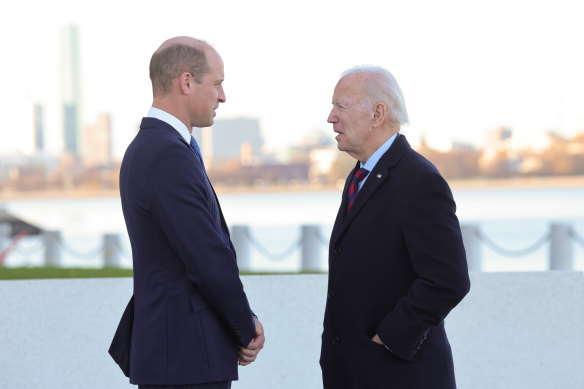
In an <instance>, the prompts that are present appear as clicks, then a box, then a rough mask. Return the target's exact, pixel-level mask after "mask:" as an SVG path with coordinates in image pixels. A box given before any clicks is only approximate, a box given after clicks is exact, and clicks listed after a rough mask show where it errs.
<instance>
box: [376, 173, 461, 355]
mask: <svg viewBox="0 0 584 389" xmlns="http://www.w3.org/2000/svg"><path fill="white" fill-rule="evenodd" d="M455 211H456V206H455V203H454V199H453V197H452V193H451V191H450V188H449V187H448V184H447V183H446V181H444V179H443V178H442V177H441V176H440V174H439V173H438V172H428V173H425V174H423V175H421V177H420V178H419V179H418V180H417V181H416V182H415V183H414V184H413V185H412V189H411V191H410V193H409V194H408V201H407V203H406V206H405V209H404V222H403V228H402V236H403V241H404V244H405V247H406V251H407V253H408V255H409V259H410V262H411V264H412V267H413V269H414V272H415V274H416V278H415V280H414V282H413V283H412V285H411V287H410V289H409V291H408V293H407V295H406V296H404V297H402V298H401V299H400V300H398V302H397V304H396V305H395V308H394V309H393V310H392V311H391V312H390V313H388V314H387V315H386V316H385V317H384V318H383V320H382V321H381V323H380V324H379V326H378V328H377V331H378V334H379V337H380V338H381V340H382V342H383V343H384V344H385V345H387V346H388V347H389V348H390V350H391V351H392V352H393V353H394V354H395V355H396V356H398V357H400V358H402V359H405V360H412V359H413V358H414V356H415V355H416V352H417V350H418V349H419V348H420V347H421V346H422V344H423V342H424V340H425V339H426V334H427V333H428V331H429V329H430V328H431V327H434V326H437V325H439V324H440V323H441V322H442V320H444V318H445V317H446V315H448V313H449V312H450V311H451V310H452V309H453V308H454V307H455V306H456V305H457V304H458V303H459V302H460V301H461V300H462V298H463V297H464V296H465V295H466V294H467V293H468V291H469V289H470V280H469V275H468V268H467V262H466V254H465V251H464V246H463V243H462V234H461V231H460V225H459V223H458V219H457V217H456V215H455Z"/></svg>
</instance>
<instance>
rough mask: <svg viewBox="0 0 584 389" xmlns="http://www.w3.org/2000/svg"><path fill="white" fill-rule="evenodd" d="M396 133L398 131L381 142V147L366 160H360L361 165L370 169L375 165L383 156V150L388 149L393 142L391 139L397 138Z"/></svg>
mask: <svg viewBox="0 0 584 389" xmlns="http://www.w3.org/2000/svg"><path fill="white" fill-rule="evenodd" d="M398 135H399V133H395V134H393V136H392V137H391V138H389V139H388V140H386V141H385V143H384V144H382V145H381V147H380V148H378V149H377V151H376V152H374V153H373V155H372V156H371V157H369V159H368V160H367V162H365V163H363V162H361V167H364V168H365V169H367V170H369V171H372V170H373V168H374V167H375V165H377V162H379V160H380V159H381V157H382V156H383V154H385V152H386V151H387V150H389V148H390V147H391V145H392V144H393V141H394V140H395V138H397V136H398Z"/></svg>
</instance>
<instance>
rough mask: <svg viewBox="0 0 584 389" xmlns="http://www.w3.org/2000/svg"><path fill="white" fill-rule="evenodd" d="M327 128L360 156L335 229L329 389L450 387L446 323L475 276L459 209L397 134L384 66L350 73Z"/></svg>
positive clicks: (327, 336)
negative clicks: (469, 264) (471, 274)
mask: <svg viewBox="0 0 584 389" xmlns="http://www.w3.org/2000/svg"><path fill="white" fill-rule="evenodd" d="M332 103H333V108H332V110H331V113H330V115H329V118H328V122H329V123H332V124H333V129H334V131H335V132H336V133H337V134H338V135H337V136H336V140H337V142H338V148H339V150H341V151H345V152H347V153H348V154H349V155H351V156H352V157H354V158H355V159H357V163H356V165H355V168H354V169H353V171H352V172H351V173H350V175H349V177H348V179H347V183H346V185H345V189H344V191H343V200H342V203H341V207H340V209H339V212H338V215H337V219H336V221H335V225H334V228H333V231H332V236H331V240H330V247H329V282H328V294H327V303H326V310H325V315H324V331H323V334H322V346H321V356H320V365H321V368H322V377H323V383H324V388H325V389H365V388H368V389H381V388H384V389H386V388H393V389H454V388H455V387H456V383H455V378H454V367H453V361H452V353H451V349H450V345H449V343H448V339H447V337H446V332H445V329H444V318H445V317H446V315H447V314H448V313H449V312H450V310H451V309H452V308H454V307H455V306H456V305H457V304H458V303H459V302H460V300H461V299H462V298H463V297H464V296H465V295H466V293H468V291H469V288H470V281H469V276H468V268H467V263H466V254H465V251H464V247H463V244H462V237H461V232H460V226H459V223H458V219H457V218H456V215H455V203H454V200H453V197H452V193H451V191H450V189H449V187H448V184H447V183H446V182H445V181H444V179H443V178H442V176H441V175H440V173H439V172H438V170H437V169H436V168H435V167H434V166H433V165H432V164H431V163H430V162H429V161H428V160H426V159H425V158H424V157H422V156H421V155H420V154H418V153H416V152H415V151H414V150H412V148H411V147H410V146H409V144H408V142H407V141H406V138H405V137H404V136H403V135H401V134H399V131H400V128H401V125H403V124H405V123H407V121H408V115H407V111H406V108H405V103H404V99H403V95H402V92H401V90H400V88H399V86H398V84H397V82H396V81H395V79H394V77H393V76H392V75H391V74H390V73H389V72H388V71H387V70H385V69H382V68H376V67H359V68H354V69H351V70H349V71H347V72H345V73H344V74H343V75H342V77H341V79H340V80H339V82H338V83H337V86H336V88H335V91H334V95H333V101H332Z"/></svg>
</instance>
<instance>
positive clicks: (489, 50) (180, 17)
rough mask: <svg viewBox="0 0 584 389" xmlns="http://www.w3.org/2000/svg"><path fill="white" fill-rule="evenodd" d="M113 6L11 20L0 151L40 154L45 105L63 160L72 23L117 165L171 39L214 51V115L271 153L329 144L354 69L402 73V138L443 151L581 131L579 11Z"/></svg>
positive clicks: (583, 32)
mask: <svg viewBox="0 0 584 389" xmlns="http://www.w3.org/2000/svg"><path fill="white" fill-rule="evenodd" d="M106 3H107V1H106ZM114 4H115V7H114V6H113V5H114ZM308 4H310V5H311V6H312V5H313V6H312V7H311V8H310V9H311V12H308V8H306V6H307V5H308ZM106 5H107V4H106ZM110 5H112V7H108V6H104V7H101V6H100V7H99V8H92V7H87V6H85V7H84V6H83V5H81V4H78V3H75V2H71V1H64V0H59V1H57V4H52V5H49V4H45V3H41V2H40V1H29V2H23V3H22V4H20V3H19V4H15V6H14V7H11V10H10V11H8V15H9V18H8V19H10V20H7V21H6V23H4V24H2V27H0V29H2V30H1V31H0V32H1V33H2V34H1V36H2V38H1V39H2V40H3V41H6V42H3V43H6V45H5V47H6V51H5V52H6V53H13V55H12V56H11V57H10V58H11V61H3V63H2V64H1V65H0V69H1V70H2V71H0V82H2V85H3V86H4V88H3V90H4V94H3V96H2V97H0V109H1V110H2V116H3V117H4V118H5V119H6V120H8V123H7V124H5V125H4V126H2V127H1V128H0V139H2V142H0V152H1V153H4V152H7V151H11V150H12V151H14V150H23V151H27V150H28V151H32V149H33V145H34V142H33V106H34V104H41V105H42V106H43V118H44V122H45V123H44V126H45V128H46V134H45V143H46V147H47V150H49V151H57V150H59V149H62V147H63V144H62V135H61V134H62V124H61V123H62V119H61V118H60V117H59V112H58V109H59V108H58V104H59V94H60V92H59V86H58V82H59V81H58V66H59V65H58V32H59V28H61V27H62V26H63V25H66V24H70V23H73V24H77V25H78V26H79V29H80V31H79V33H80V41H81V63H82V76H83V79H82V80H83V81H82V84H83V91H82V94H83V96H82V99H81V100H82V101H83V109H84V110H83V117H84V118H85V122H84V123H83V125H89V124H92V123H94V122H96V121H97V117H98V115H99V114H101V113H109V114H111V121H112V123H111V125H112V137H113V143H114V147H113V154H114V156H115V157H119V156H120V155H121V154H122V153H123V150H124V149H125V147H126V146H127V144H128V142H129V141H130V140H131V138H132V137H133V135H134V134H135V131H136V128H137V125H138V123H139V121H140V119H141V117H142V116H143V115H144V114H145V113H146V112H147V110H148V108H149V106H150V104H151V91H150V82H149V79H148V62H149V59H150V55H151V54H152V52H153V51H154V50H155V49H156V48H157V47H158V45H160V43H162V41H163V40H164V39H166V38H168V37H171V36H174V35H192V36H196V37H200V38H202V39H206V40H208V41H209V42H210V43H211V44H213V45H214V46H215V47H216V48H217V50H218V51H219V52H220V53H221V55H222V56H223V59H224V61H225V73H226V80H225V83H224V84H225V89H226V94H227V102H226V103H225V104H222V105H221V106H220V108H219V110H218V111H217V118H218V119H230V118H234V117H248V118H258V119H259V121H260V126H261V129H262V136H263V137H264V138H265V141H266V144H267V145H268V146H269V147H272V148H275V147H279V146H283V145H286V144H292V143H299V142H300V141H301V140H302V139H303V137H305V136H306V135H307V134H309V133H310V132H311V131H314V130H316V129H319V130H324V131H325V132H328V133H330V135H331V138H332V137H333V135H334V134H333V132H332V128H331V125H330V124H327V123H326V118H327V116H328V113H329V110H330V99H331V96H332V92H333V88H334V86H335V84H336V82H337V80H338V77H339V74H340V73H341V72H342V71H343V70H346V69H347V68H349V67H351V66H353V65H358V64H375V65H380V66H384V67H386V68H387V69H388V70H390V71H391V72H392V73H394V75H395V76H396V78H397V80H398V82H399V83H400V85H401V87H402V89H403V90H404V94H405V98H406V104H407V106H408V110H409V112H410V119H411V125H410V126H409V127H408V128H405V129H404V133H405V134H406V135H407V136H408V137H409V138H410V139H411V140H412V141H414V142H415V140H416V139H417V138H419V137H420V135H422V134H425V135H426V136H427V137H428V138H430V139H432V138H434V142H437V143H439V142H440V141H441V140H444V139H448V138H450V139H455V140H459V141H462V142H467V143H471V144H474V145H478V144H484V143H485V140H486V137H487V131H488V130H491V129H493V128H496V127H500V126H505V127H508V128H511V129H512V130H513V131H514V133H515V134H517V135H518V136H522V137H523V138H524V139H527V140H529V138H531V137H534V136H535V135H537V134H542V133H543V132H545V131H548V130H555V131H557V132H558V133H560V134H562V135H565V136H573V135H575V134H576V133H577V132H581V131H582V130H584V113H583V112H582V109H581V107H583V106H584V77H583V76H582V75H581V74H580V73H581V71H580V69H581V68H583V67H584V58H583V54H581V53H580V51H581V50H579V45H578V43H579V40H580V39H579V38H580V37H581V36H584V27H582V26H580V24H581V23H579V20H578V18H577V15H578V12H576V7H577V5H576V3H575V2H568V1H564V2H562V1H560V2H551V1H544V2H540V3H538V4H532V5H529V6H526V5H524V3H523V2H518V1H511V2H499V1H495V2H489V3H486V2H485V3H484V4H483V3H478V4H477V3H475V4H472V5H471V4H467V3H465V2H462V1H447V2H445V3H441V5H437V4H434V3H431V2H426V1H418V2H415V1H414V2H410V3H408V4H402V3H401V2H375V1H363V2H359V3H358V4H356V3H353V2H343V1H340V2H328V1H325V2H321V3H307V2H299V3H295V4H294V5H292V4H287V5H284V6H283V9H279V8H278V6H276V5H273V4H271V3H269V2H262V1H250V2H245V3H237V2H227V3H222V5H221V6H219V5H211V4H206V5H197V6H196V7H193V6H192V5H191V4H190V3H188V2H184V1H170V2H169V3H168V5H165V8H164V9H159V5H155V3H153V2H145V3H144V4H143V5H141V8H143V10H141V14H143V16H141V17H140V18H138V19H139V20H134V19H135V18H134V15H133V13H132V12H131V11H132V10H131V9H130V8H129V6H127V5H125V4H120V3H119V2H117V3H113V2H111V4H110ZM171 6H172V7H171ZM31 7H33V8H35V10H36V12H35V13H34V15H29V13H28V11H29V10H30V8H31ZM57 9H59V10H61V11H59V13H55V12H56V11H55V10H57ZM112 9H114V10H115V12H111V11H108V12H105V10H112ZM173 9H175V10H177V9H187V10H188V12H187V11H185V12H184V13H183V12H174V13H173V11H172V10H173ZM372 10H376V12H373V13H372V12H371V11H372ZM25 11H27V12H25ZM142 11H143V12H142ZM195 15H199V17H195ZM385 15H387V16H385ZM130 16H131V17H130ZM158 17H160V20H158ZM163 19H165V20H168V22H164V21H163ZM11 21H12V22H15V24H12V23H11ZM154 21H156V26H157V29H152V28H151V26H150V24H151V23H153V22H154ZM105 27H107V28H105ZM349 27H350V28H349ZM15 37H16V38H15ZM15 128H22V130H21V131H15ZM436 139H437V140H436Z"/></svg>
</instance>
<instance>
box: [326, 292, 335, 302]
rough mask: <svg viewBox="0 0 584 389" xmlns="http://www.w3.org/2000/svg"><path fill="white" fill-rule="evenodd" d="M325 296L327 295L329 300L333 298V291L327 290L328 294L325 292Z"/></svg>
mask: <svg viewBox="0 0 584 389" xmlns="http://www.w3.org/2000/svg"><path fill="white" fill-rule="evenodd" d="M327 297H328V299H329V300H332V299H334V298H335V292H331V291H329V292H328V294H327Z"/></svg>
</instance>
